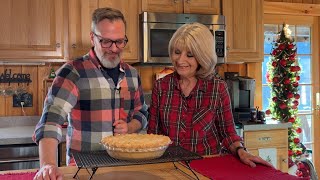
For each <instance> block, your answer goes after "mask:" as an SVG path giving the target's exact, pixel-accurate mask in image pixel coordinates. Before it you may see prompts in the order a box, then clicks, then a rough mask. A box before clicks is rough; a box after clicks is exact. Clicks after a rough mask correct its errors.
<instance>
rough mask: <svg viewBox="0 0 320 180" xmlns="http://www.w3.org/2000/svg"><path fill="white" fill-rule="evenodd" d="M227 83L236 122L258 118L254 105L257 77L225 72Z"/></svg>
mask: <svg viewBox="0 0 320 180" xmlns="http://www.w3.org/2000/svg"><path fill="white" fill-rule="evenodd" d="M225 77H226V83H227V85H228V90H229V94H230V99H231V105H232V111H233V116H234V122H235V123H236V124H239V123H241V122H244V121H253V120H256V119H257V109H256V108H255V107H254V91H255V84H256V82H255V79H253V78H250V77H245V76H238V74H237V73H233V72H225Z"/></svg>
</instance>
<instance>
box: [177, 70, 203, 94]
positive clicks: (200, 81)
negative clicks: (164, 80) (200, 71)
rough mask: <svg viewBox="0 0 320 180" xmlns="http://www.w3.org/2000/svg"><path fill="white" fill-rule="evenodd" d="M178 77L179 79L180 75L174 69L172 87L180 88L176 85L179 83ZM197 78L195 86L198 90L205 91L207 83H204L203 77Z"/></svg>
mask: <svg viewBox="0 0 320 180" xmlns="http://www.w3.org/2000/svg"><path fill="white" fill-rule="evenodd" d="M179 79H180V75H179V74H178V73H177V72H176V71H174V72H173V82H174V87H175V88H176V89H179V90H180V86H179V85H178V84H179ZM197 79H198V82H197V84H196V86H197V88H198V89H199V91H203V92H206V91H207V83H206V80H204V79H201V78H197Z"/></svg>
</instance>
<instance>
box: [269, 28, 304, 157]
mask: <svg viewBox="0 0 320 180" xmlns="http://www.w3.org/2000/svg"><path fill="white" fill-rule="evenodd" d="M300 70H301V68H300V66H299V65H298V62H297V47H296V44H295V41H294V39H293V38H292V37H291V31H290V29H289V28H288V25H286V24H283V28H282V30H281V31H280V32H279V34H278V38H277V40H276V41H275V42H274V43H273V48H272V51H271V58H270V61H269V62H268V71H267V82H268V85H269V87H270V88H271V98H270V99H269V109H268V110H267V111H266V114H269V115H271V117H272V119H274V120H278V121H280V122H291V123H292V127H291V128H289V130H288V141H289V147H288V156H289V162H290V161H291V162H296V160H297V159H299V158H300V156H301V155H302V154H303V153H304V152H303V151H305V148H303V145H302V144H301V143H300V139H299V133H301V131H302V130H301V128H300V126H301V123H300V119H299V118H298V115H297V113H298V105H299V101H298V100H299V99H300V94H299V92H298V87H299V80H300V76H299V74H300Z"/></svg>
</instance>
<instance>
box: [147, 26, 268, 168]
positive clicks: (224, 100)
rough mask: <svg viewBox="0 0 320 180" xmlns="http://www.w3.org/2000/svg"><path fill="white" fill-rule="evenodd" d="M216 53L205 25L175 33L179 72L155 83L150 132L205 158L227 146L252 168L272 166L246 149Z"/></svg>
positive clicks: (171, 51)
mask: <svg viewBox="0 0 320 180" xmlns="http://www.w3.org/2000/svg"><path fill="white" fill-rule="evenodd" d="M214 50H215V46H214V38H213V36H212V34H211V32H210V31H209V29H208V28H207V27H206V26H204V25H202V24H200V23H192V24H185V25H183V26H182V27H180V28H179V29H178V30H177V31H176V32H175V33H174V35H173V37H172V39H171V40H170V42H169V56H170V59H171V61H172V64H173V66H174V69H175V71H174V72H173V73H172V74H170V75H167V76H165V77H164V78H162V79H159V80H157V81H156V82H155V84H154V87H153V90H152V102H151V105H150V116H149V125H148V133H153V134H163V135H167V136H169V137H170V139H171V140H172V141H173V145H177V146H178V145H179V146H182V147H183V148H185V149H188V150H190V151H193V152H196V153H199V154H201V155H212V154H218V153H219V152H220V151H221V149H222V148H226V149H228V150H229V151H230V152H231V153H233V154H234V155H236V156H238V157H239V158H240V160H241V161H242V162H243V163H245V164H247V165H249V166H251V167H255V166H256V164H255V163H261V164H264V165H268V166H272V165H271V164H269V163H268V162H266V161H264V160H263V159H261V158H260V157H258V156H253V155H251V154H250V153H248V152H247V151H246V149H245V148H244V147H243V146H242V144H241V138H240V137H239V136H238V135H237V133H236V131H235V129H234V123H233V116H232V111H231V104H230V97H229V94H228V90H227V86H226V83H225V82H224V81H222V80H220V79H217V78H215V77H214V76H213V75H214V68H215V65H216V62H217V56H216V53H215V51H214Z"/></svg>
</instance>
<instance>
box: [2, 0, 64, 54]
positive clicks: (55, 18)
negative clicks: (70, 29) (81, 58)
mask: <svg viewBox="0 0 320 180" xmlns="http://www.w3.org/2000/svg"><path fill="white" fill-rule="evenodd" d="M65 2H66V1H64V0H1V6H0V22H1V28H0V59H1V60H10V59H40V58H41V59H62V58H63V57H64V51H63V47H64V41H63V37H64V35H63V28H64V24H63V23H64V15H65V14H64V7H65V6H64V3H65Z"/></svg>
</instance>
